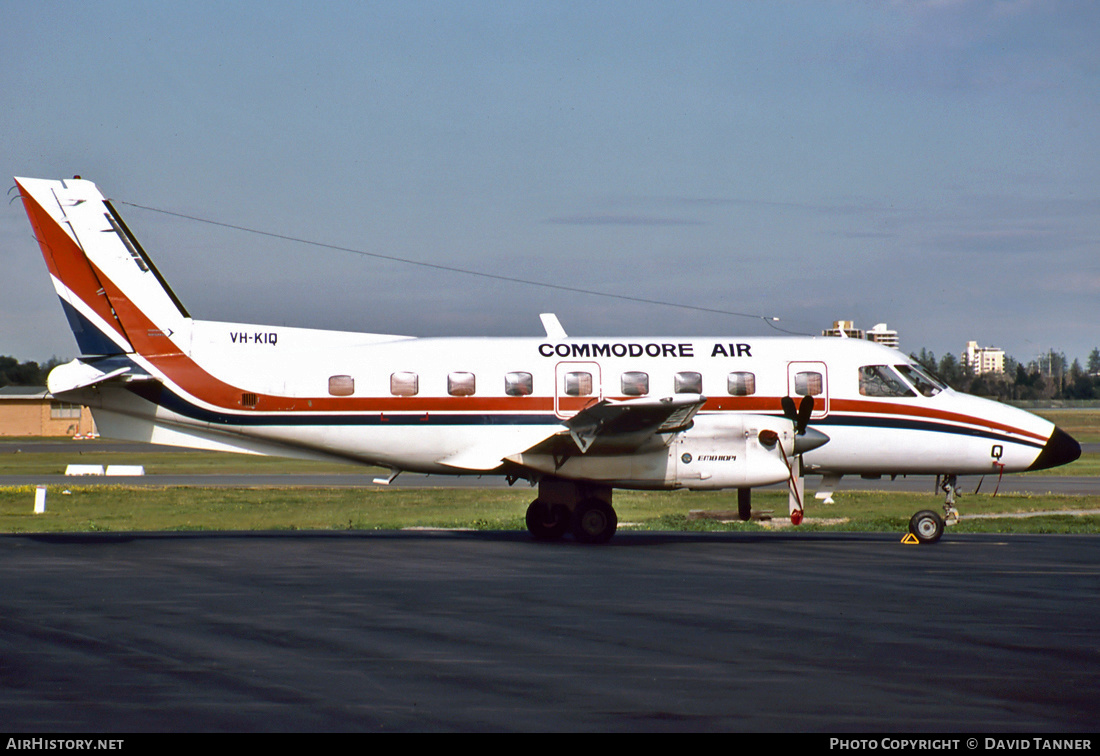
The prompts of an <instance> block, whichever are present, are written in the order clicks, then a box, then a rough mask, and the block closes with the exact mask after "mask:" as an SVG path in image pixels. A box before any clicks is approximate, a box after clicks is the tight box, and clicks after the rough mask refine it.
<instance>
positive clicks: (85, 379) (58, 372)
mask: <svg viewBox="0 0 1100 756" xmlns="http://www.w3.org/2000/svg"><path fill="white" fill-rule="evenodd" d="M129 372H130V367H129V366H123V367H120V368H117V369H115V370H109V371H104V370H100V369H99V368H97V367H95V366H94V365H90V364H88V363H87V362H83V361H81V360H73V361H72V362H67V363H65V364H64V365H58V366H57V367H55V368H54V369H53V370H51V371H50V374H49V376H48V377H47V378H46V388H48V389H49V390H50V393H51V394H53V395H54V396H59V395H60V394H64V393H65V392H67V391H76V390H77V389H82V388H88V387H89V386H94V385H96V384H97V383H104V382H106V381H110V380H112V379H114V378H120V377H121V376H124V375H126V374H128V373H129Z"/></svg>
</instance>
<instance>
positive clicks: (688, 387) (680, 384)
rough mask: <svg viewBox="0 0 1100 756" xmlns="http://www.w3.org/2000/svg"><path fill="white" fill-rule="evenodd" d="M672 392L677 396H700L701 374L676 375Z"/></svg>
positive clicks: (701, 391)
mask: <svg viewBox="0 0 1100 756" xmlns="http://www.w3.org/2000/svg"><path fill="white" fill-rule="evenodd" d="M672 390H673V391H674V392H676V393H677V394H701V393H703V374H702V373H677V374H676V377H675V379H674V380H673V387H672Z"/></svg>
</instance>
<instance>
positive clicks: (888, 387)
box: [859, 365, 916, 397]
mask: <svg viewBox="0 0 1100 756" xmlns="http://www.w3.org/2000/svg"><path fill="white" fill-rule="evenodd" d="M859 393H860V394H862V395H863V396H894V397H898V396H916V393H914V392H913V390H912V389H911V388H909V387H908V386H906V385H905V384H904V383H903V382H902V380H901V379H900V378H899V377H898V374H897V373H895V372H894V371H893V370H891V369H890V368H889V367H887V366H886V365H864V366H863V367H861V368H860V369H859Z"/></svg>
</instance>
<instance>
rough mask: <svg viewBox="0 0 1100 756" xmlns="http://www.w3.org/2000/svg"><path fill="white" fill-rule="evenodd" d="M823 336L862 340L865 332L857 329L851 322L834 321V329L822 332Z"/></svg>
mask: <svg viewBox="0 0 1100 756" xmlns="http://www.w3.org/2000/svg"><path fill="white" fill-rule="evenodd" d="M821 335H822V336H838V337H847V338H849V339H862V338H863V331H862V330H860V329H859V328H856V326H855V323H853V322H852V321H851V320H834V321H833V327H832V328H827V329H825V330H824V331H822V332H821Z"/></svg>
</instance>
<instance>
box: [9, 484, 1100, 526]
mask: <svg viewBox="0 0 1100 756" xmlns="http://www.w3.org/2000/svg"><path fill="white" fill-rule="evenodd" d="M64 491H68V492H69V493H64ZM34 493H35V489H34V487H33V486H12V487H5V488H0V532H3V533H31V532H35V533H37V532H95V531H102V532H145V531H190V530H207V531H247V530H396V529H401V528H415V527H422V528H427V527H434V528H468V529H475V530H477V529H480V530H520V531H522V530H525V525H524V521H523V516H524V512H525V510H526V507H527V504H528V503H529V501H530V500H531V498H533V493H532V491H531V490H530V489H529V488H527V487H526V486H523V487H518V486H517V488H515V489H445V488H437V489H383V490H373V489H343V488H341V489H326V488H291V487H264V488H259V487H257V488H202V487H196V486H171V487H125V486H86V487H81V486H69V487H63V486H51V487H49V488H48V492H47V503H46V512H45V513H44V514H39V515H36V514H34V513H33V511H34ZM959 504H960V509H961V511H962V512H963V515H964V518H965V516H966V515H975V514H983V513H994V512H995V513H1043V512H1049V513H1051V514H1041V515H1040V516H1036V517H1027V518H997V519H974V520H967V519H964V520H963V521H962V522H961V523H960V524H959V525H957V526H954V528H953V532H1001V533H1003V532H1028V533H1100V497H1088V496H1050V495H1047V496H1016V495H1013V496H1006V495H1001V496H997V497H992V496H990V495H988V494H980V495H969V496H962V497H960V502H959ZM753 505H754V509H756V510H757V511H762V510H773V511H774V512H775V515H776V519H775V520H774V521H773V522H772V523H759V522H752V523H742V522H723V521H722V520H721V519H720V518H719V517H716V516H714V515H713V513H718V512H728V511H729V510H730V509H731V508H733V509H736V499H735V497H734V496H732V495H731V494H730V493H723V492H716V493H709V492H708V493H701V492H695V493H690V492H634V491H619V492H616V495H615V508H616V510H617V512H618V514H619V522H620V530H623V531H626V530H661V531H669V530H672V531H697V530H725V531H760V530H764V529H767V528H774V527H790V525H789V524H788V523H789V521H788V519H787V496H786V493H785V492H782V491H763V492H757V493H756V494H754V497H753ZM941 507H942V498H941V497H939V496H936V495H934V494H930V493H929V494H917V493H882V492H859V491H843V492H841V493H839V494H837V496H836V503H835V504H829V505H827V504H823V503H821V502H818V501H816V500H810V501H809V502H808V503H807V520H806V521H805V522H804V524H803V525H801V526H800V528H801V529H802V530H826V531H827V530H839V531H860V532H897V533H903V532H904V531H905V529H906V526H907V524H908V522H909V518H910V517H911V516H912V514H913V513H914V512H916V511H917V510H920V509H933V510H936V511H940V510H941ZM1069 510H1083V511H1087V512H1088V514H1085V515H1073V516H1068V515H1062V514H1057V512H1062V511H1069ZM700 513H712V514H710V515H701V514H700Z"/></svg>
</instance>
